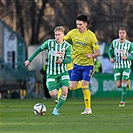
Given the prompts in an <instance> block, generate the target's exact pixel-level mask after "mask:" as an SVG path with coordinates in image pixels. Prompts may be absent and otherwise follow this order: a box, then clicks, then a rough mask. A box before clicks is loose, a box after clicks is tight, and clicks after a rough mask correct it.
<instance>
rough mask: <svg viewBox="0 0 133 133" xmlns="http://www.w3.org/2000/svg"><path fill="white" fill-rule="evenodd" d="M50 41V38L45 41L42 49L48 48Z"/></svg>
mask: <svg viewBox="0 0 133 133" xmlns="http://www.w3.org/2000/svg"><path fill="white" fill-rule="evenodd" d="M48 42H49V40H47V41H45V42H44V43H43V44H42V45H41V49H42V50H46V49H47V48H48Z"/></svg>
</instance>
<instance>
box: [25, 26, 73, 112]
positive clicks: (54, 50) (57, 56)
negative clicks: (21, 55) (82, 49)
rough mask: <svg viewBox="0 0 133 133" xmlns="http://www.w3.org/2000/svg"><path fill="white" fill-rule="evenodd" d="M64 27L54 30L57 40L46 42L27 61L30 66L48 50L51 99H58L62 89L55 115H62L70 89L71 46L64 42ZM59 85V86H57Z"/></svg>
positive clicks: (26, 63)
mask: <svg viewBox="0 0 133 133" xmlns="http://www.w3.org/2000/svg"><path fill="white" fill-rule="evenodd" d="M64 31H65V29H64V27H63V26H58V27H56V28H55V30H54V34H55V39H49V40H46V41H45V42H44V43H43V44H42V45H41V46H40V47H39V48H38V49H37V50H36V51H35V52H34V53H33V54H32V56H31V57H30V58H29V59H28V60H27V61H25V66H28V65H30V63H31V61H32V60H33V59H34V58H35V57H36V56H37V55H38V54H39V53H40V52H41V51H43V50H46V49H48V64H47V81H46V83H47V87H48V90H49V94H50V95H51V97H53V98H54V97H56V95H57V89H58V86H60V88H61V89H62V93H61V95H60V98H59V100H58V103H57V104H56V106H55V108H54V109H53V112H52V114H53V115H60V114H59V112H58V110H59V109H60V108H61V107H62V105H63V104H64V102H65V100H66V98H67V94H68V87H69V75H68V71H67V66H66V64H68V63H70V62H71V61H72V58H71V52H72V51H71V45H70V44H69V43H68V42H66V41H64V40H63V38H64ZM57 85H58V86H57Z"/></svg>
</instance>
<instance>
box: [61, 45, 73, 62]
mask: <svg viewBox="0 0 133 133" xmlns="http://www.w3.org/2000/svg"><path fill="white" fill-rule="evenodd" d="M62 62H63V63H64V64H68V63H71V62H72V49H71V47H70V46H69V47H68V49H67V50H66V55H65V59H63V61H62Z"/></svg>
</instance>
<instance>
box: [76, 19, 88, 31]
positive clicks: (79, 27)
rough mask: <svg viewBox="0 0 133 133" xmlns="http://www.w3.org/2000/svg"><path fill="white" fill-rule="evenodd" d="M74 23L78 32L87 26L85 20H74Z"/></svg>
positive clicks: (84, 29)
mask: <svg viewBox="0 0 133 133" xmlns="http://www.w3.org/2000/svg"><path fill="white" fill-rule="evenodd" d="M76 25H77V29H78V30H79V32H81V33H84V32H85V31H86V27H87V23H86V22H83V21H80V20H76Z"/></svg>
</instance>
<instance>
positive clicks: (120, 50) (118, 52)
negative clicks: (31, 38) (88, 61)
mask: <svg viewBox="0 0 133 133" xmlns="http://www.w3.org/2000/svg"><path fill="white" fill-rule="evenodd" d="M130 45H132V43H131V42H130V41H128V40H126V41H125V42H123V43H121V42H120V41H119V39H115V40H113V41H112V43H111V46H110V51H111V50H114V51H113V53H114V60H115V62H114V68H130V66H131V60H123V59H122V58H121V57H122V56H123V55H126V56H128V55H129V54H130V51H133V49H131V48H132V47H130Z"/></svg>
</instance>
